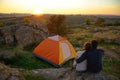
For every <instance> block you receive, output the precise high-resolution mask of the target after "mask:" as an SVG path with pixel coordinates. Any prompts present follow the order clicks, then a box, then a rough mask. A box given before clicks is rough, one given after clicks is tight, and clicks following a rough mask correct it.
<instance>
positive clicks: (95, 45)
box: [90, 40, 98, 49]
mask: <svg viewBox="0 0 120 80" xmlns="http://www.w3.org/2000/svg"><path fill="white" fill-rule="evenodd" d="M90 44H91V46H92V48H93V49H96V48H97V46H98V42H97V41H96V40H91V41H90Z"/></svg>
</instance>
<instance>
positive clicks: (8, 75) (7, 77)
mask: <svg viewBox="0 0 120 80" xmlns="http://www.w3.org/2000/svg"><path fill="white" fill-rule="evenodd" d="M0 80H25V79H24V77H23V75H22V74H21V72H20V71H19V70H17V69H13V68H9V67H7V66H5V65H4V64H1V63H0Z"/></svg>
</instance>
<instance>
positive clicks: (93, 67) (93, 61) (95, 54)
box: [76, 49, 104, 73]
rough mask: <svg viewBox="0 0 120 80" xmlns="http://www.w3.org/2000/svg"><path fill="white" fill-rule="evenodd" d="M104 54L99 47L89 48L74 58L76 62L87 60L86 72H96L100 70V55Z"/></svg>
mask: <svg viewBox="0 0 120 80" xmlns="http://www.w3.org/2000/svg"><path fill="white" fill-rule="evenodd" d="M103 54H104V51H103V50H100V49H91V50H88V51H85V52H84V53H83V55H82V56H81V57H80V58H79V59H77V60H76V62H77V63H80V62H82V61H84V60H85V59H86V60H87V72H92V73H98V72H100V71H101V70H102V55H103Z"/></svg>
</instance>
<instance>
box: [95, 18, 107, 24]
mask: <svg viewBox="0 0 120 80" xmlns="http://www.w3.org/2000/svg"><path fill="white" fill-rule="evenodd" d="M104 22H105V19H103V18H98V19H97V20H96V22H95V25H96V26H103V25H104Z"/></svg>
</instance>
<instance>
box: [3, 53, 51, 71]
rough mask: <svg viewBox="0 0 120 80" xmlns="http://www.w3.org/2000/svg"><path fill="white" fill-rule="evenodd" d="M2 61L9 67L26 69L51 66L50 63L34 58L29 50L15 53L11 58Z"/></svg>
mask: <svg viewBox="0 0 120 80" xmlns="http://www.w3.org/2000/svg"><path fill="white" fill-rule="evenodd" d="M4 63H5V64H7V65H9V66H10V67H16V68H23V69H26V70H31V69H39V68H53V66H52V65H50V64H49V63H46V62H45V61H42V60H40V59H38V58H36V57H35V56H34V55H33V54H32V53H30V52H24V53H22V55H17V56H15V57H13V58H10V59H6V60H4Z"/></svg>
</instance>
